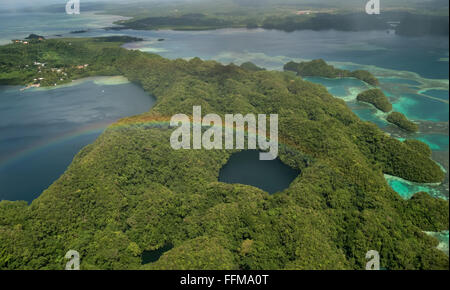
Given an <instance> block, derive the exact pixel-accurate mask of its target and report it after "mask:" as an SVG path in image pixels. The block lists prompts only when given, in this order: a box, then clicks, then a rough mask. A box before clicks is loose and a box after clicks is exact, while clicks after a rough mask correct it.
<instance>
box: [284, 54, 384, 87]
mask: <svg viewBox="0 0 450 290" xmlns="http://www.w3.org/2000/svg"><path fill="white" fill-rule="evenodd" d="M284 70H285V71H293V72H296V73H297V75H299V76H301V77H324V78H331V79H334V78H345V77H353V78H357V79H359V80H361V81H363V82H366V83H368V84H370V85H373V86H377V85H378V84H379V82H378V79H377V78H376V77H375V76H373V75H372V74H371V73H370V72H368V71H365V70H356V71H349V70H343V69H337V68H335V67H334V66H332V65H329V64H327V63H326V62H325V61H324V60H323V59H315V60H312V61H304V62H300V63H296V62H293V61H291V62H288V63H287V64H285V65H284Z"/></svg>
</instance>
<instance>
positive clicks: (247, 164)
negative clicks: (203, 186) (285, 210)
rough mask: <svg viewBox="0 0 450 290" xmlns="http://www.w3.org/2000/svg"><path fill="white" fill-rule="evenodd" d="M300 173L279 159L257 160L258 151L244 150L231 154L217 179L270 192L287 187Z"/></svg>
mask: <svg viewBox="0 0 450 290" xmlns="http://www.w3.org/2000/svg"><path fill="white" fill-rule="evenodd" d="M299 174H300V172H298V171H297V170H294V169H292V168H291V167H289V166H287V165H285V164H284V163H282V162H281V161H280V160H279V159H276V160H272V161H261V160H259V151H256V150H245V151H242V152H239V153H236V154H233V155H232V156H231V157H230V159H229V160H228V162H227V164H225V166H224V167H223V168H222V169H221V170H220V173H219V181H221V182H226V183H232V184H236V183H239V184H246V185H252V186H255V187H258V188H260V189H262V190H265V191H267V192H268V193H270V194H274V193H276V192H280V191H283V190H284V189H286V188H288V187H289V185H290V184H291V183H292V181H294V179H295V178H296V177H297V176H298V175H299Z"/></svg>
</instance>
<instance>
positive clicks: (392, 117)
mask: <svg viewBox="0 0 450 290" xmlns="http://www.w3.org/2000/svg"><path fill="white" fill-rule="evenodd" d="M386 120H387V121H388V122H390V123H392V124H395V125H397V126H398V127H400V128H402V129H403V130H405V131H408V132H412V133H416V132H417V131H419V126H418V125H417V124H416V123H414V122H412V121H410V120H408V118H406V116H405V115H403V114H402V113H399V112H392V113H391V114H389V116H388V117H387V119H386Z"/></svg>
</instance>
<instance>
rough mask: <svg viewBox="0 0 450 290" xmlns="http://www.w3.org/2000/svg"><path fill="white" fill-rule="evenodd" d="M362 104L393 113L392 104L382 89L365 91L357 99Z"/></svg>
mask: <svg viewBox="0 0 450 290" xmlns="http://www.w3.org/2000/svg"><path fill="white" fill-rule="evenodd" d="M356 99H357V100H358V101H360V102H365V103H369V104H372V105H374V106H375V107H376V108H377V109H378V110H380V111H383V112H385V113H388V112H390V111H392V104H391V102H389V99H388V98H387V97H386V95H385V94H384V93H383V91H382V90H380V89H371V90H367V91H364V92H362V93H360V94H358V96H357V97H356Z"/></svg>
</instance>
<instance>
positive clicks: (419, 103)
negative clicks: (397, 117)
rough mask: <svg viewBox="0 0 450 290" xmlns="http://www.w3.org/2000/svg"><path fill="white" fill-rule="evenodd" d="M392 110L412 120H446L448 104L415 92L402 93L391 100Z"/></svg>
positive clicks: (447, 117)
mask: <svg viewBox="0 0 450 290" xmlns="http://www.w3.org/2000/svg"><path fill="white" fill-rule="evenodd" d="M392 105H393V107H394V110H395V111H397V112H400V113H403V114H405V116H407V117H408V118H409V119H412V120H426V121H432V122H448V119H449V110H448V108H449V107H448V104H445V103H443V102H440V101H437V100H433V99H429V98H424V97H422V96H420V95H416V94H404V95H402V96H401V97H400V98H399V99H398V100H396V101H395V102H393V104H392Z"/></svg>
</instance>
